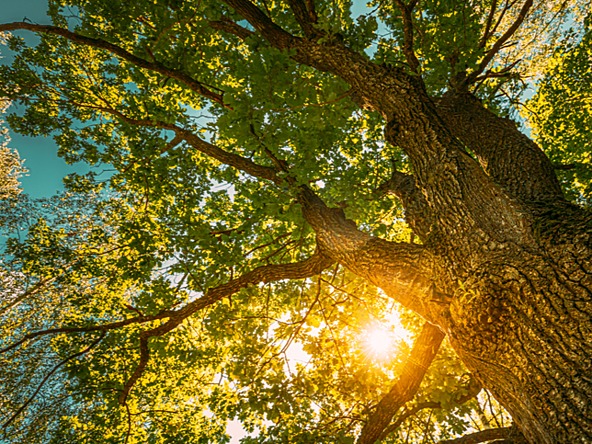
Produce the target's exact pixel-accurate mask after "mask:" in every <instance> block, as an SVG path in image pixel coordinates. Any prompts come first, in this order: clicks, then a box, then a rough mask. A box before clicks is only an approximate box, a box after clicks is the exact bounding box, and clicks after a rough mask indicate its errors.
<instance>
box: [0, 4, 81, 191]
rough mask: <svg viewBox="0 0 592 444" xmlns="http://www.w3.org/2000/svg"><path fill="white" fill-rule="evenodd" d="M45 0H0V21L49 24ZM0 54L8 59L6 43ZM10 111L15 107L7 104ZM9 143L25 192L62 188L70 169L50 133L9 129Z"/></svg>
mask: <svg viewBox="0 0 592 444" xmlns="http://www.w3.org/2000/svg"><path fill="white" fill-rule="evenodd" d="M45 11H46V0H0V21H1V22H2V23H7V22H15V21H22V20H23V19H24V18H27V19H28V20H30V21H32V22H34V23H40V24H49V18H48V17H47V16H46V15H45ZM18 35H20V36H22V37H24V38H25V39H26V40H27V42H28V43H29V42H31V43H32V42H35V36H34V34H33V33H31V32H19V33H18ZM0 54H1V56H2V57H3V58H2V59H0V63H6V62H8V61H9V60H10V54H8V50H7V48H6V47H0ZM10 111H18V109H15V108H11V109H10ZM10 137H11V139H12V140H11V143H10V147H11V148H15V149H17V150H18V152H19V153H20V156H21V157H22V158H23V159H25V165H26V167H27V168H28V169H29V174H28V176H26V177H23V178H22V180H21V182H22V185H23V189H24V192H25V193H28V194H30V195H31V196H32V197H48V196H52V195H54V194H55V193H56V192H57V191H59V190H61V189H62V188H63V185H62V178H63V177H64V176H65V175H66V174H68V173H71V172H73V171H77V170H79V169H76V168H75V167H73V166H70V165H67V164H66V163H65V162H64V161H63V160H62V159H60V158H59V157H57V155H56V152H57V147H56V145H55V144H54V142H53V139H52V138H51V137H33V138H32V137H24V136H21V135H19V134H15V133H14V132H12V131H11V132H10Z"/></svg>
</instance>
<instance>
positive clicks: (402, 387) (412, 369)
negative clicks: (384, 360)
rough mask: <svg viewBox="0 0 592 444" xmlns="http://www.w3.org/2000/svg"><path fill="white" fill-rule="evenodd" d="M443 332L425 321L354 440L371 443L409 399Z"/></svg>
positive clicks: (415, 389) (379, 435)
mask: <svg viewBox="0 0 592 444" xmlns="http://www.w3.org/2000/svg"><path fill="white" fill-rule="evenodd" d="M444 336H445V334H444V333H443V332H442V331H441V330H440V329H439V328H438V327H436V326H434V325H432V324H428V323H426V324H425V325H424V326H423V330H422V331H421V333H420V335H419V337H418V338H417V340H416V341H415V344H414V345H413V349H412V350H411V353H410V355H409V358H408V359H407V362H406V363H405V366H404V367H403V372H402V373H401V375H400V376H399V379H398V380H397V382H396V383H395V385H394V386H393V387H392V388H391V389H390V391H389V392H388V393H387V394H386V395H385V396H384V397H383V398H382V399H381V400H380V402H379V403H378V406H377V407H376V410H375V411H374V413H373V414H372V415H371V416H370V418H369V420H368V422H367V423H366V425H365V426H364V428H363V429H362V432H361V434H360V437H359V438H358V440H357V444H373V443H375V442H376V441H377V440H378V439H379V438H380V437H381V435H382V433H383V432H384V430H385V429H386V427H387V426H388V425H389V423H390V422H391V420H392V419H393V416H394V415H395V413H396V412H397V411H398V410H399V409H400V408H401V407H403V405H405V403H407V402H408V401H410V400H411V399H413V397H414V396H415V394H416V393H417V390H418V389H419V385H420V384H421V381H422V380H423V377H424V376H425V374H426V371H427V370H428V368H429V366H430V364H431V363H432V361H433V360H434V358H435V356H436V353H437V352H438V350H439V348H440V344H441V343H442V340H443V339H444Z"/></svg>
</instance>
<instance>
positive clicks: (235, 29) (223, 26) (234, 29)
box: [209, 19, 255, 40]
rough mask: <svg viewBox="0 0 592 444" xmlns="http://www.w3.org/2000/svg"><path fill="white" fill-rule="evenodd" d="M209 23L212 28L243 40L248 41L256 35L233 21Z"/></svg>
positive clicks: (225, 20)
mask: <svg viewBox="0 0 592 444" xmlns="http://www.w3.org/2000/svg"><path fill="white" fill-rule="evenodd" d="M209 23H210V26H211V27H212V28H214V29H216V30H218V31H224V32H228V33H229V34H233V35H235V36H237V37H238V38H240V39H242V40H246V39H247V38H249V37H251V36H253V35H255V33H254V32H253V31H251V30H249V29H247V28H243V27H242V26H240V25H238V24H236V23H234V22H233V21H232V20H228V19H224V20H212V21H210V22H209Z"/></svg>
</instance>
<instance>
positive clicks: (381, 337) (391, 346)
mask: <svg viewBox="0 0 592 444" xmlns="http://www.w3.org/2000/svg"><path fill="white" fill-rule="evenodd" d="M363 343H364V350H365V351H366V353H367V354H368V355H370V356H372V357H373V358H375V359H380V360H383V359H388V358H389V357H391V356H392V354H393V352H394V350H395V341H394V337H393V334H392V332H391V331H389V330H388V329H386V328H385V327H382V326H380V325H375V326H372V327H370V328H369V329H368V330H366V331H365V332H364V335H363Z"/></svg>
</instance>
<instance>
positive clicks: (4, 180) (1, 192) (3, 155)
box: [0, 100, 26, 199]
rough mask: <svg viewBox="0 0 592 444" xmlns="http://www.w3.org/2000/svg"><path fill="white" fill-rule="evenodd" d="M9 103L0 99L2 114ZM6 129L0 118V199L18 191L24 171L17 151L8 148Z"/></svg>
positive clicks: (0, 111)
mask: <svg viewBox="0 0 592 444" xmlns="http://www.w3.org/2000/svg"><path fill="white" fill-rule="evenodd" d="M8 105H9V103H8V102H7V101H6V100H1V101H0V114H4V113H5V112H6V109H7V108H8ZM9 142H10V138H9V137H8V129H7V128H6V127H4V121H3V120H0V199H9V198H12V197H15V196H17V195H18V194H19V193H20V191H21V190H20V182H19V177H20V176H21V175H22V174H24V173H25V172H26V170H25V168H24V166H23V162H22V160H21V158H20V156H19V155H18V152H17V151H15V150H13V149H10V148H9V147H8V143H9Z"/></svg>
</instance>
